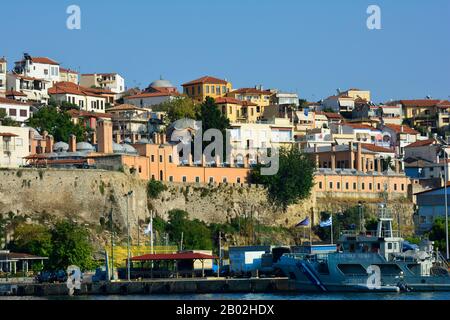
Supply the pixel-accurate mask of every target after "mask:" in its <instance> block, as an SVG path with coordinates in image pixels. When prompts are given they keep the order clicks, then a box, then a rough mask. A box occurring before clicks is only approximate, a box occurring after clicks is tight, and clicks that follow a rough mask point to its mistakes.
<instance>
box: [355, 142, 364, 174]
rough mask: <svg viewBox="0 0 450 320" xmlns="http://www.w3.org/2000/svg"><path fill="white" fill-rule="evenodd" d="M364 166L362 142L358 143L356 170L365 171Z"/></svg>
mask: <svg viewBox="0 0 450 320" xmlns="http://www.w3.org/2000/svg"><path fill="white" fill-rule="evenodd" d="M362 165H363V164H362V144H361V142H358V150H357V152H356V170H358V171H363V168H362Z"/></svg>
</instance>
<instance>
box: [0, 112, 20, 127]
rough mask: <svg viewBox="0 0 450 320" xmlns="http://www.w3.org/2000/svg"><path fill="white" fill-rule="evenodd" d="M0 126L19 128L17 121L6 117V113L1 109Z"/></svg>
mask: <svg viewBox="0 0 450 320" xmlns="http://www.w3.org/2000/svg"><path fill="white" fill-rule="evenodd" d="M0 124H1V125H2V126H7V127H19V126H20V124H19V123H18V122H17V121H15V120H13V119H11V118H10V117H8V115H7V114H6V111H5V110H3V109H0Z"/></svg>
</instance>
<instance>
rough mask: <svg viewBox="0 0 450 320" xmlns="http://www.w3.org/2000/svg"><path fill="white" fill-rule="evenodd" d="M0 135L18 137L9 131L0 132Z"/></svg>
mask: <svg viewBox="0 0 450 320" xmlns="http://www.w3.org/2000/svg"><path fill="white" fill-rule="evenodd" d="M0 137H18V135H17V134H14V133H10V132H0Z"/></svg>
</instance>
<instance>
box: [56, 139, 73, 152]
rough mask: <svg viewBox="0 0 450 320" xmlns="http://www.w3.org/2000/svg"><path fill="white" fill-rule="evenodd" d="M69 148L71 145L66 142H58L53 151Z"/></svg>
mask: <svg viewBox="0 0 450 320" xmlns="http://www.w3.org/2000/svg"><path fill="white" fill-rule="evenodd" d="M68 150H69V145H68V144H67V143H65V142H62V141H60V142H57V143H55V144H54V145H53V151H55V152H67V151H68Z"/></svg>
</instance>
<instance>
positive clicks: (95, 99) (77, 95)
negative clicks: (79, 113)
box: [48, 82, 107, 113]
mask: <svg viewBox="0 0 450 320" xmlns="http://www.w3.org/2000/svg"><path fill="white" fill-rule="evenodd" d="M48 92H49V94H50V95H51V97H52V98H53V99H55V100H56V101H59V102H64V101H66V102H69V103H73V104H75V105H77V106H78V107H80V110H84V111H89V112H97V113H104V112H105V108H106V103H107V98H105V97H104V96H101V95H98V94H95V93H92V92H90V91H89V90H88V88H84V87H82V86H79V85H76V84H74V83H72V82H59V83H56V84H55V85H54V86H53V87H52V88H50V89H49V90H48Z"/></svg>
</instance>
